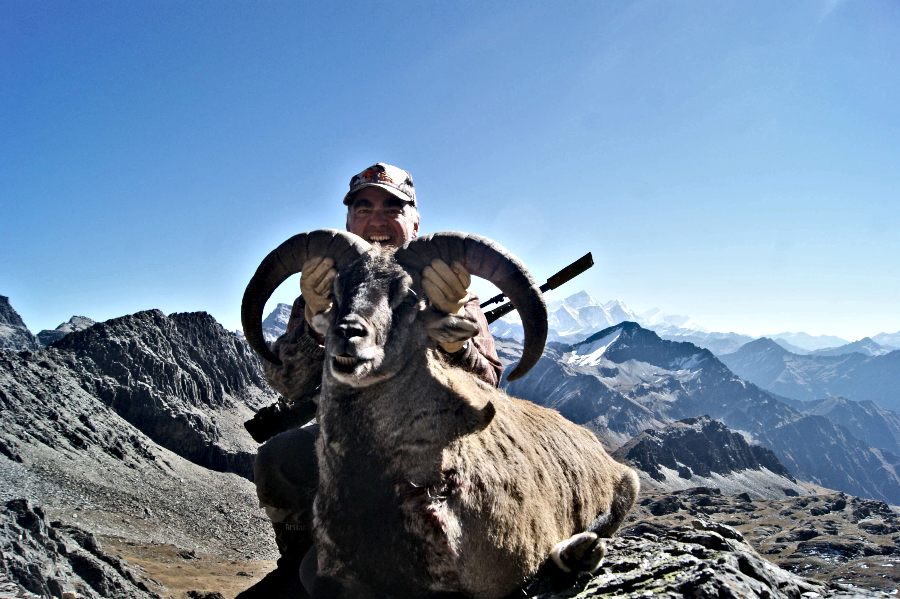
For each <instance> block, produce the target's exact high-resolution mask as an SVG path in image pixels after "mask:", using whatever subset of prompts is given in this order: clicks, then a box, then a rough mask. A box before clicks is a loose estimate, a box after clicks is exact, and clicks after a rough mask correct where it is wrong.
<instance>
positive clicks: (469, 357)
mask: <svg viewBox="0 0 900 599" xmlns="http://www.w3.org/2000/svg"><path fill="white" fill-rule="evenodd" d="M465 311H466V313H465V316H466V319H468V320H471V321H473V322H475V323H477V324H478V334H477V335H475V336H474V337H472V338H471V339H469V341H468V343H466V345H465V346H464V347H463V349H461V350H459V351H457V352H455V353H452V354H445V355H446V356H447V362H448V363H449V364H451V365H453V366H458V367H460V368H462V369H463V370H467V371H469V372H471V373H472V374H474V375H475V376H477V377H478V378H480V379H481V380H483V381H484V382H486V383H489V384H491V385H493V386H494V387H497V386H499V385H500V375H502V374H503V364H501V362H500V358H499V357H498V356H497V348H496V347H495V346H494V337H493V336H492V335H491V332H490V330H489V329H488V322H487V319H486V318H485V317H484V312H483V311H482V310H481V306H480V305H479V300H478V296H475V295H470V299H469V301H467V302H466V305H465Z"/></svg>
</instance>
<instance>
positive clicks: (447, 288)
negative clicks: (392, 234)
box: [422, 259, 472, 354]
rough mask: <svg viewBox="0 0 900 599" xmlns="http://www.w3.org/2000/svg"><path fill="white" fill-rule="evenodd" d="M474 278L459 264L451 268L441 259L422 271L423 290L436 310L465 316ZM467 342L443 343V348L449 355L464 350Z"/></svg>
mask: <svg viewBox="0 0 900 599" xmlns="http://www.w3.org/2000/svg"><path fill="white" fill-rule="evenodd" d="M471 282H472V277H471V276H469V273H468V271H467V270H466V269H465V267H463V265H462V264H460V263H459V262H454V263H453V266H452V267H451V266H449V265H448V264H447V263H446V262H444V261H443V260H440V259H434V260H432V261H431V264H430V265H429V266H426V267H425V269H424V270H422V288H423V289H424V290H425V295H427V296H428V301H429V302H430V303H431V305H432V306H434V308H435V309H437V310H439V311H441V312H446V313H447V314H452V315H454V316H463V315H464V314H465V313H466V310H465V307H466V302H468V301H469V299H470V298H471V296H470V295H469V284H470V283H471ZM465 344H466V342H465V341H457V342H453V343H444V342H441V344H440V345H441V348H443V350H444V351H445V352H447V353H450V354H452V353H455V352H457V351H459V350H461V349H462V348H463V346H464V345H465Z"/></svg>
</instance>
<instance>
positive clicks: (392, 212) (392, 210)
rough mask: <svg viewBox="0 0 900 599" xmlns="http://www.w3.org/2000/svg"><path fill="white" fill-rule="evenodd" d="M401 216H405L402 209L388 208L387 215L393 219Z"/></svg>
mask: <svg viewBox="0 0 900 599" xmlns="http://www.w3.org/2000/svg"><path fill="white" fill-rule="evenodd" d="M401 214H403V210H401V209H400V208H388V210H387V215H388V216H390V217H392V218H396V217H398V216H400V215H401Z"/></svg>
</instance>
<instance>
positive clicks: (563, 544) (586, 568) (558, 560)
mask: <svg viewBox="0 0 900 599" xmlns="http://www.w3.org/2000/svg"><path fill="white" fill-rule="evenodd" d="M604 555H606V543H604V542H603V540H602V539H600V538H599V537H598V536H597V535H596V534H594V533H592V532H582V533H579V534H577V535H573V536H571V537H569V538H568V539H566V540H565V541H560V542H559V543H557V544H556V546H555V547H554V548H553V551H552V552H551V553H550V557H551V558H553V562H554V563H555V564H556V565H557V567H558V568H559V569H560V570H562V571H563V572H589V573H592V572H595V571H596V570H597V568H599V567H600V565H601V564H602V563H603V556H604Z"/></svg>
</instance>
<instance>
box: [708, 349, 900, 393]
mask: <svg viewBox="0 0 900 599" xmlns="http://www.w3.org/2000/svg"><path fill="white" fill-rule="evenodd" d="M720 359H721V360H722V362H723V363H725V364H726V365H727V366H728V367H729V368H730V369H731V370H732V371H733V372H735V373H736V374H737V375H738V376H740V377H742V378H744V379H746V380H748V381H751V382H753V383H755V384H757V385H759V386H760V387H762V388H764V389H768V390H769V391H772V392H773V393H778V394H779V395H783V396H786V397H790V398H793V399H800V400H817V399H823V398H826V397H831V396H843V397H847V398H850V399H853V400H856V401H871V402H874V403H876V404H878V405H880V406H881V407H883V408H887V409H890V410H900V350H894V351H891V352H889V353H880V354H876V355H870V354H865V353H860V352H853V353H847V354H836V355H835V354H832V353H830V352H829V353H812V354H807V355H798V354H795V353H792V352H789V351H787V350H786V349H784V348H783V347H781V346H780V345H779V344H777V343H775V342H774V341H773V340H771V339H768V338H765V337H764V338H761V339H757V340H755V341H752V342H750V343H747V344H745V345H743V346H742V347H741V348H740V349H738V350H737V351H736V352H734V353H730V354H724V355H721V356H720Z"/></svg>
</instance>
